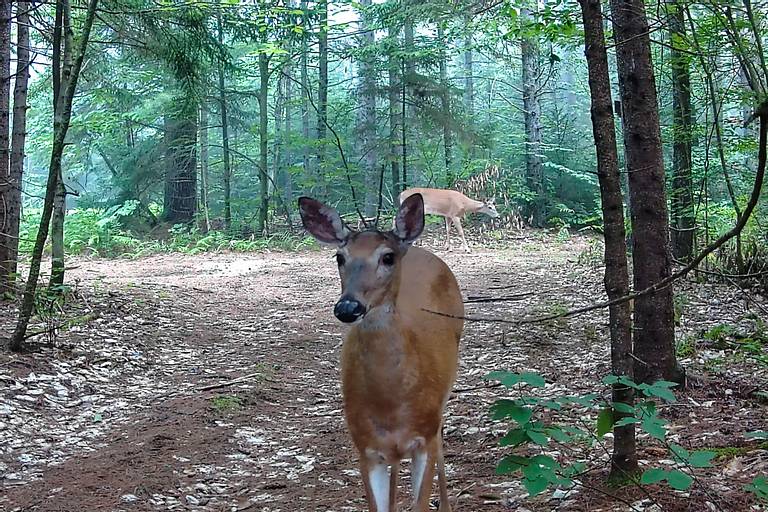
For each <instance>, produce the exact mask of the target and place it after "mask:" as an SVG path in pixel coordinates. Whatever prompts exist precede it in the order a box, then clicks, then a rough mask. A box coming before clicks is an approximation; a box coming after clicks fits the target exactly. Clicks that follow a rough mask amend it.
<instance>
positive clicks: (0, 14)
mask: <svg viewBox="0 0 768 512" xmlns="http://www.w3.org/2000/svg"><path fill="white" fill-rule="evenodd" d="M10 9H11V5H10V2H9V3H8V4H7V5H3V6H2V7H0V76H2V84H0V130H2V132H1V133H0V203H1V204H3V210H2V211H3V215H2V217H0V295H2V294H3V293H5V292H12V291H13V290H14V288H15V286H14V284H15V281H16V272H17V270H18V268H17V262H18V259H19V222H20V219H21V183H22V175H23V171H24V142H25V138H26V119H27V83H28V80H29V27H28V23H29V14H28V12H27V2H19V3H18V4H17V5H16V26H17V35H18V39H17V41H18V46H17V48H16V80H15V86H14V92H13V135H12V140H11V148H10V150H11V153H10V159H6V157H7V156H8V155H7V154H6V153H5V152H4V151H5V148H6V147H7V146H6V145H7V133H8V125H7V123H8V110H9V101H10V99H9V97H8V95H9V94H10V74H11V73H10V56H11V55H10V52H11V41H10V36H11V33H10V32H11V10H10ZM5 77H8V79H7V80H6V79H5ZM6 163H7V167H6Z"/></svg>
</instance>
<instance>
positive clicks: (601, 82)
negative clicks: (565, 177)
mask: <svg viewBox="0 0 768 512" xmlns="http://www.w3.org/2000/svg"><path fill="white" fill-rule="evenodd" d="M580 3H581V12H582V17H583V20H584V48H585V54H586V56H587V66H588V69H589V89H590V93H591V98H592V108H591V113H592V131H593V134H594V137H595V148H596V150H597V177H598V180H599V182H600V199H601V202H602V209H603V226H604V233H605V235H604V236H605V291H606V293H607V294H608V300H614V299H617V298H619V297H623V296H625V295H627V294H628V293H629V269H628V266H627V245H626V241H625V231H624V203H623V200H622V193H621V179H620V178H619V176H620V175H619V156H618V151H617V149H616V128H615V126H614V122H613V101H612V99H611V82H610V76H609V72H608V56H607V54H606V50H605V34H604V33H603V15H602V12H601V7H600V0H580ZM608 314H609V324H610V333H611V371H612V373H613V374H614V375H619V376H626V377H628V378H630V379H632V378H633V377H634V373H633V360H632V357H631V354H632V320H631V313H630V309H629V302H622V303H619V304H615V305H613V306H611V307H610V308H609V310H608ZM613 401H614V402H622V403H625V404H627V405H629V406H632V405H633V404H634V396H633V390H632V388H630V387H628V386H623V385H619V384H616V385H614V387H613ZM621 417H622V414H621V413H619V412H618V411H616V410H615V409H614V423H615V422H616V421H618V420H619V419H620V418H621ZM613 434H614V440H613V456H612V458H611V477H612V479H615V480H626V479H627V476H628V475H631V474H633V473H635V472H636V471H637V450H636V447H635V426H634V425H633V424H629V425H624V426H622V427H615V428H614V429H613Z"/></svg>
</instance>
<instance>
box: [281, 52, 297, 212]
mask: <svg viewBox="0 0 768 512" xmlns="http://www.w3.org/2000/svg"><path fill="white" fill-rule="evenodd" d="M285 73H286V75H287V77H286V79H285V115H284V120H285V130H284V132H283V133H284V135H283V139H284V140H285V141H286V143H285V144H284V145H283V153H284V155H285V165H283V179H282V182H283V183H282V185H283V202H284V204H285V208H286V214H287V216H288V218H287V219H286V220H287V221H288V224H289V227H290V223H291V214H290V208H291V204H293V176H292V174H291V169H292V167H293V165H294V164H293V159H294V154H293V153H294V152H293V150H292V144H290V142H291V141H292V140H293V107H294V105H293V84H294V82H293V80H294V79H293V66H292V65H290V64H289V65H288V66H286V68H285Z"/></svg>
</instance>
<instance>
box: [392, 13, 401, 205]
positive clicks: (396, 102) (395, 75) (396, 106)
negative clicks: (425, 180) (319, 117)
mask: <svg viewBox="0 0 768 512" xmlns="http://www.w3.org/2000/svg"><path fill="white" fill-rule="evenodd" d="M398 32H399V31H398V30H397V29H393V28H390V29H389V38H390V39H391V41H392V46H393V47H395V46H397V45H398V37H397V36H398ZM388 71H389V166H390V167H389V168H390V172H391V180H392V185H391V186H392V201H393V202H394V203H395V205H396V203H397V200H398V196H399V194H400V192H402V191H403V190H404V187H403V186H402V185H401V182H400V157H401V155H402V148H401V147H400V142H401V141H400V130H401V128H402V124H403V117H402V116H403V114H402V105H401V104H400V88H401V82H402V77H401V76H400V75H401V73H400V60H399V59H397V58H395V57H393V56H392V55H391V54H390V56H389V70H388Z"/></svg>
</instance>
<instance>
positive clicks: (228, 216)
mask: <svg viewBox="0 0 768 512" xmlns="http://www.w3.org/2000/svg"><path fill="white" fill-rule="evenodd" d="M222 1H223V0H219V5H218V9H217V10H216V25H217V31H218V36H219V44H220V45H223V44H224V28H223V26H222V21H221V3H222ZM217 71H218V75H219V112H220V113H221V152H222V155H221V157H222V160H223V163H224V173H223V181H224V227H225V228H226V229H227V231H229V230H230V229H231V228H232V165H231V162H230V155H229V116H228V115H227V91H226V88H225V85H226V83H225V81H224V66H222V64H221V62H219V63H218V69H217Z"/></svg>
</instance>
